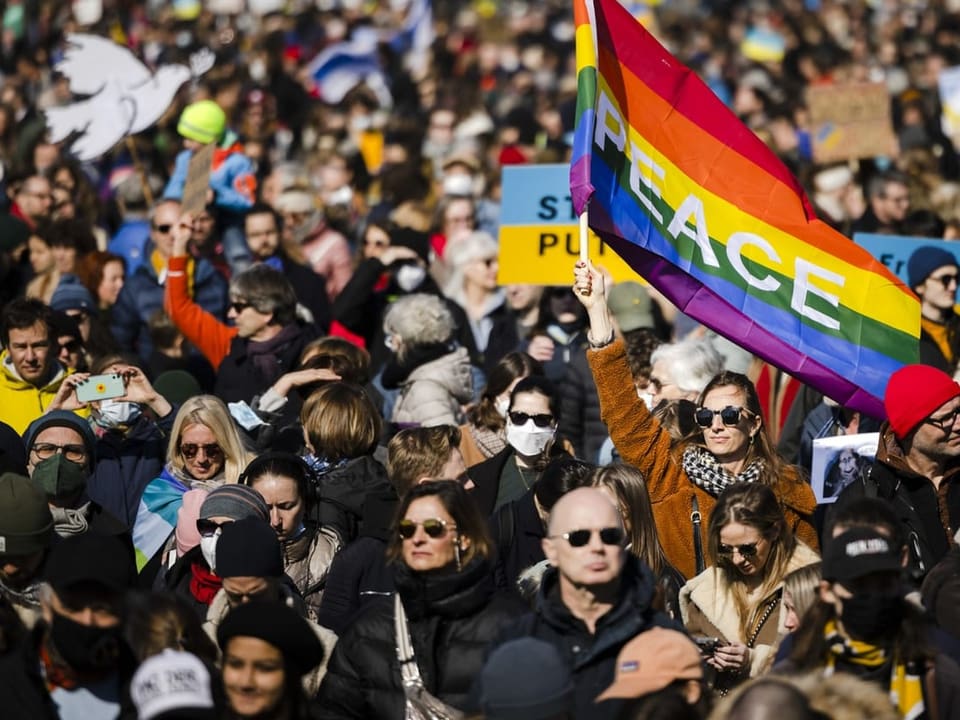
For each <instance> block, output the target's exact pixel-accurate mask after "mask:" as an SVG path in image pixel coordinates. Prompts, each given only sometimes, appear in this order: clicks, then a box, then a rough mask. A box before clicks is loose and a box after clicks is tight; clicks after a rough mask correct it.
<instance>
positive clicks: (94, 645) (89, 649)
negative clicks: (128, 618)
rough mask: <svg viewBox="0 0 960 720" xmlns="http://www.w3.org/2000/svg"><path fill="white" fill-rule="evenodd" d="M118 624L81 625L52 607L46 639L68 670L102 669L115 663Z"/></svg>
mask: <svg viewBox="0 0 960 720" xmlns="http://www.w3.org/2000/svg"><path fill="white" fill-rule="evenodd" d="M122 627H123V626H122V625H121V624H119V623H118V624H117V625H115V626H113V627H109V628H101V627H95V626H93V625H83V624H81V623H78V622H75V621H73V620H71V619H70V618H68V617H66V616H65V615H61V614H60V613H58V612H56V611H54V613H53V624H52V625H51V626H50V641H51V642H52V643H53V647H54V648H55V649H56V651H57V653H59V654H60V657H62V658H63V660H64V662H66V663H67V665H69V666H70V669H71V670H74V671H76V672H78V673H102V672H104V671H106V670H112V669H113V668H115V667H116V666H117V661H118V660H119V658H120V642H121V640H120V638H121V632H122Z"/></svg>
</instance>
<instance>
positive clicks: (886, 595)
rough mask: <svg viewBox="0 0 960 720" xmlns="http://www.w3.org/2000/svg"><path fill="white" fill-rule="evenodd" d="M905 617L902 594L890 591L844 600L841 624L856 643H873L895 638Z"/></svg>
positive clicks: (898, 591)
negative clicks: (860, 641) (887, 637)
mask: <svg viewBox="0 0 960 720" xmlns="http://www.w3.org/2000/svg"><path fill="white" fill-rule="evenodd" d="M902 617H903V593H902V592H901V591H900V590H894V591H889V590H888V591H886V592H883V593H863V594H860V595H854V596H853V597H852V598H844V599H843V612H842V613H840V622H841V623H843V628H844V630H846V631H847V633H848V634H849V635H850V636H851V637H853V639H855V640H864V641H866V642H870V643H873V642H875V641H876V640H878V639H880V638H883V637H884V636H892V635H893V634H894V633H895V632H896V629H897V628H898V627H899V626H900V620H901V618H902Z"/></svg>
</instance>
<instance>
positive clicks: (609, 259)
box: [497, 165, 640, 285]
mask: <svg viewBox="0 0 960 720" xmlns="http://www.w3.org/2000/svg"><path fill="white" fill-rule="evenodd" d="M502 197H503V202H502V207H501V214H500V256H499V260H500V272H499V274H498V276H497V279H498V281H499V282H500V284H501V285H510V284H514V283H517V284H528V285H569V284H570V283H572V282H573V265H574V263H575V262H576V261H577V259H578V256H579V254H580V230H579V225H578V222H577V216H576V214H574V211H573V204H572V202H571V200H570V166H569V165H517V166H507V167H505V168H504V169H503V192H502ZM590 261H591V262H592V263H593V264H594V265H597V266H598V267H602V268H604V269H606V270H607V271H609V272H610V274H611V276H612V277H613V280H614V281H615V282H620V281H624V280H632V281H634V282H637V281H640V276H639V275H637V273H636V272H635V271H634V270H632V269H631V268H630V266H629V265H627V263H625V262H624V261H623V260H622V259H621V258H620V256H619V255H617V254H616V253H615V252H613V250H611V249H610V248H608V247H607V246H606V245H605V244H604V243H603V242H602V241H601V240H600V238H599V237H597V235H596V234H595V233H593V232H592V231H591V233H590Z"/></svg>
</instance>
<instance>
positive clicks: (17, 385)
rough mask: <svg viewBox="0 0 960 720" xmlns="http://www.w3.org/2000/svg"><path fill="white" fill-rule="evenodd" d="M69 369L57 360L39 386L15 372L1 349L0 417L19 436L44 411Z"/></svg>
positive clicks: (82, 411)
mask: <svg viewBox="0 0 960 720" xmlns="http://www.w3.org/2000/svg"><path fill="white" fill-rule="evenodd" d="M71 372H73V371H72V370H64V369H63V368H62V367H60V365H59V363H58V364H57V369H56V371H55V372H54V373H53V375H52V377H51V378H50V380H48V381H47V383H46V384H45V385H43V386H42V387H37V386H36V385H33V384H31V383H28V382H27V381H26V380H23V379H21V378H20V376H19V375H17V373H16V371H15V370H14V369H13V360H12V359H11V358H10V351H9V350H4V351H3V352H2V353H0V420H2V421H3V422H5V423H7V425H9V426H10V427H12V428H13V429H14V430H16V431H17V434H18V435H23V432H24V430H26V429H27V426H28V425H29V424H30V423H31V422H33V421H34V420H36V419H37V418H38V417H40V416H41V415H43V414H44V413H45V412H46V410H47V406H48V405H49V404H50V401H51V400H53V398H54V397H56V395H57V391H58V390H59V389H60V383H62V382H63V379H64V378H65V377H66V376H67V375H69V374H70V373H71ZM76 413H77V415H80V416H81V417H87V416H88V415H89V414H90V411H89V410H88V409H87V408H81V409H80V410H77V411H76Z"/></svg>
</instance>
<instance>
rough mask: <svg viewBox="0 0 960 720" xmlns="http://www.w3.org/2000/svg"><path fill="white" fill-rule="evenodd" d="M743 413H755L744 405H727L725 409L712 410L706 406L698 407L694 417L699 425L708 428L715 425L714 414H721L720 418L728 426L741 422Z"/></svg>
mask: <svg viewBox="0 0 960 720" xmlns="http://www.w3.org/2000/svg"><path fill="white" fill-rule="evenodd" d="M742 413H747V414H748V415H753V413H752V412H750V411H749V410H747V409H746V408H744V407H737V406H734V405H727V406H726V407H725V408H724V409H723V410H711V409H710V408H705V407H702V408H697V412H696V413H695V414H694V416H693V417H694V419H695V420H696V421H697V425H699V426H700V427H702V428H708V427H710V426H711V425H713V417H714V415H719V416H720V420H721V421H722V422H723V424H724V425H726V426H727V427H734V426H736V425H737V423H739V422H740V416H741V414H742Z"/></svg>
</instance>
